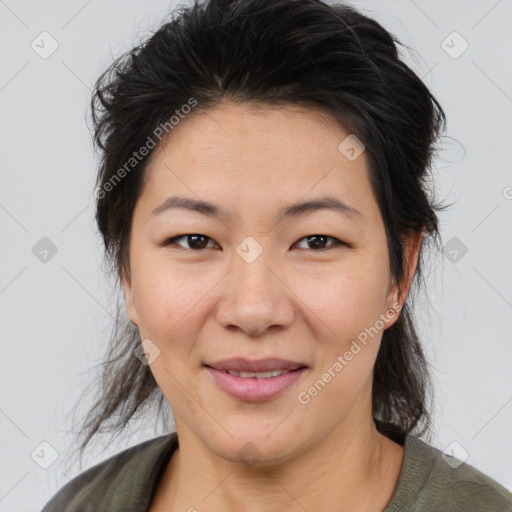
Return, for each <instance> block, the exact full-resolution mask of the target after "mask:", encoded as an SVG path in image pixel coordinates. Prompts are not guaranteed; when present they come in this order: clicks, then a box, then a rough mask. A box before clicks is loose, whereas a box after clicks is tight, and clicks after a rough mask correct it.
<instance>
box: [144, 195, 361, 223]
mask: <svg viewBox="0 0 512 512" xmlns="http://www.w3.org/2000/svg"><path fill="white" fill-rule="evenodd" d="M171 208H183V209H186V210H190V211H194V212H198V213H201V214H202V215H206V216H208V217H213V216H218V215H219V214H224V213H225V212H224V210H223V209H222V208H221V207H220V206H217V205H215V204H213V203H209V202H207V201H202V200H199V199H191V198H188V197H181V196H172V197H168V198H167V199H166V200H165V201H164V202H163V203H162V204H161V205H160V206H158V207H157V208H155V209H154V210H153V211H152V212H151V216H154V215H158V214H160V213H162V212H164V211H167V210H170V209H171ZM318 210H334V211H338V212H340V213H341V214H343V215H345V216H347V217H349V218H356V217H359V218H360V217H361V213H360V212H359V211H358V210H356V209H355V208H354V207H353V206H350V205H348V204H346V203H344V202H343V201H340V200H339V199H337V198H336V197H332V196H326V197H319V198H316V199H311V200H309V201H302V202H299V203H295V204H292V205H289V206H286V207H284V208H282V209H281V210H280V211H279V213H278V216H279V217H298V216H301V215H304V214H306V213H310V212H314V211H318Z"/></svg>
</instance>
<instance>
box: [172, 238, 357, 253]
mask: <svg viewBox="0 0 512 512" xmlns="http://www.w3.org/2000/svg"><path fill="white" fill-rule="evenodd" d="M189 236H201V237H203V238H206V239H208V240H212V241H213V239H212V238H210V237H208V236H206V235H201V234H200V233H190V234H186V235H180V236H175V237H173V238H169V239H168V240H166V241H165V242H164V243H163V245H164V246H166V247H167V246H170V245H177V244H176V241H177V240H179V239H180V238H187V237H189ZM314 236H319V237H325V238H328V239H330V240H333V241H334V242H335V243H334V244H333V245H330V246H327V247H322V248H321V249H309V250H311V251H314V252H321V251H327V250H329V249H333V248H334V247H338V246H347V247H348V246H349V245H348V244H347V243H346V242H344V241H343V240H339V239H338V238H335V237H333V236H328V235H322V234H320V233H315V234H314V235H307V236H305V237H302V238H300V239H299V240H297V242H300V241H302V240H306V239H308V238H310V237H314ZM297 242H295V243H297ZM294 245H295V244H294ZM178 247H180V248H182V249H186V248H185V247H181V246H180V245H178ZM207 248H208V247H204V248H201V249H186V250H190V251H197V252H199V251H202V250H204V249H207ZM305 250H308V249H305Z"/></svg>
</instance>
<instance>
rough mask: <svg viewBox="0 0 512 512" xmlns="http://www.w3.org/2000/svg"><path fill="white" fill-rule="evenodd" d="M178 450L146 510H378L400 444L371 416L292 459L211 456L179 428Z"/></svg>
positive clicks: (387, 494)
mask: <svg viewBox="0 0 512 512" xmlns="http://www.w3.org/2000/svg"><path fill="white" fill-rule="evenodd" d="M177 426H178V429H177V430H178V436H179V441H180V448H179V449H178V450H177V451H176V452H175V454H174V455H173V457H172V459H171V462H170V463H169V465H168V468H167V471H166V473H165V475H164V477H163V483H164V488H163V490H162V489H159V492H158V493H157V495H156V497H155V501H154V505H153V508H152V509H151V510H152V511H153V510H154V511H155V512H158V511H159V510H160V508H157V507H156V506H155V505H156V504H159V506H160V505H164V503H165V507H163V508H162V510H163V509H164V508H165V510H173V511H174V510H191V511H193V510H204V509H208V510H209V511H212V512H214V511H223V512H231V511H233V512H234V511H239V510H244V511H248V512H260V511H265V512H274V511H276V512H277V511H281V510H283V509H285V510H292V511H294V510H297V511H304V510H318V508H319V507H318V502H319V499H320V500H321V503H322V510H327V511H329V510H336V511H349V510H351V511H352V510H358V511H360V512H365V511H368V512H371V511H382V510H383V509H384V508H385V506H386V504H387V503H388V502H389V500H390V499H391V496H392V494H393V491H394V489H395V487H396V484H397V482H398V477H399V473H400V468H401V464H402V460H403V448H402V447H401V446H399V445H398V444H396V443H394V442H393V441H391V440H389V439H388V438H386V437H384V436H382V435H381V434H379V433H378V432H377V430H376V428H375V425H374V423H373V421H371V422H367V423H365V424H364V425H363V424H359V425H353V426H351V427H350V428H349V427H348V425H342V426H340V427H339V428H337V429H336V430H333V431H332V432H331V433H330V434H329V435H328V436H326V437H325V438H323V439H322V441H321V442H320V443H319V444H317V445H315V446H311V447H307V448H306V449H305V451H304V452H303V453H302V454H300V455H299V456H297V457H295V458H294V459H293V460H288V461H286V462H283V463H280V464H278V465H272V466H264V467H261V466H258V467H257V466H256V465H255V466H253V467H250V466H247V465H243V464H241V463H236V462H232V461H229V460H226V459H225V458H221V457H218V456H217V455H216V454H213V453H212V452H211V451H209V450H208V449H207V448H206V447H205V446H204V445H203V444H202V443H201V441H200V440H199V439H198V438H197V437H195V436H194V434H193V433H192V432H191V431H189V430H186V429H181V430H180V428H179V425H178V422H177Z"/></svg>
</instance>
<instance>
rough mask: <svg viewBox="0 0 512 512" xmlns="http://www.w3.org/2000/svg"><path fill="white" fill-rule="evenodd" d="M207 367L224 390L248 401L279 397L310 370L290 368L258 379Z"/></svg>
mask: <svg viewBox="0 0 512 512" xmlns="http://www.w3.org/2000/svg"><path fill="white" fill-rule="evenodd" d="M205 368H206V370H208V372H209V373H210V375H211V376H212V377H213V379H214V380H215V382H216V383H217V385H218V386H219V388H220V389H221V390H222V391H224V392H225V393H227V394H229V395H231V396H233V397H235V398H237V399H238V400H243V401H248V402H261V401H265V400H270V399H272V398H275V397H277V396H278V395H280V394H281V393H283V392H284V391H286V390H287V389H289V388H290V387H291V386H293V385H294V384H295V383H296V382H297V381H298V380H299V379H300V378H301V377H302V375H303V374H304V373H305V372H307V370H308V368H305V367H302V368H298V369H296V370H290V371H289V373H283V374H281V375H278V376H277V377H270V378H268V379H258V378H256V377H247V378H243V377H237V376H236V375H231V374H229V373H227V372H226V371H223V370H217V369H215V368H212V367H211V366H205ZM274 369H275V368H274ZM236 371H244V370H236ZM246 371H251V370H246ZM252 371H254V370H252ZM259 371H264V370H259Z"/></svg>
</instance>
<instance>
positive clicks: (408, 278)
mask: <svg viewBox="0 0 512 512" xmlns="http://www.w3.org/2000/svg"><path fill="white" fill-rule="evenodd" d="M401 239H402V246H403V247H404V269H405V271H404V277H403V280H402V292H401V294H400V292H399V290H398V285H397V284H396V282H395V279H394V277H393V280H392V283H391V288H390V291H389V293H388V311H389V310H391V309H394V310H395V311H396V312H397V313H398V312H399V311H400V310H401V309H402V308H403V306H404V304H405V300H406V299H407V296H408V295H409V290H410V288H411V284H412V281H413V279H414V273H415V271H416V267H417V265H418V258H419V253H420V248H421V242H422V240H423V230H421V231H419V232H418V231H413V230H410V231H409V232H408V233H407V234H405V235H401ZM398 316H399V315H398V314H396V315H395V314H394V315H392V317H393V319H392V320H391V321H390V323H389V325H388V326H387V327H391V325H393V324H394V323H395V321H396V320H397V319H398Z"/></svg>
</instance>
